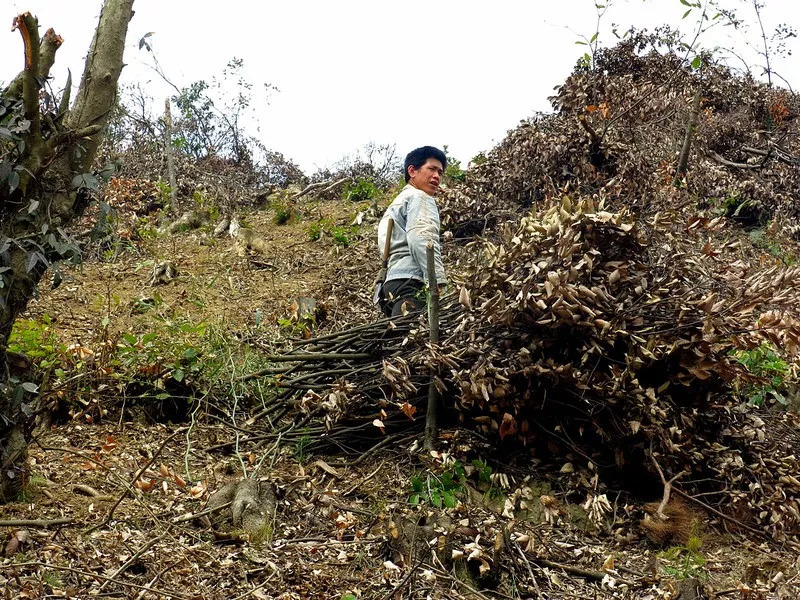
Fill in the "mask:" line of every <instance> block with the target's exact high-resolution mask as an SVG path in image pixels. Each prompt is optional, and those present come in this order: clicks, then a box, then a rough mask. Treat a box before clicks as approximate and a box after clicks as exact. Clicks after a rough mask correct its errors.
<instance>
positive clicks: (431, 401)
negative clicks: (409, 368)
mask: <svg viewBox="0 0 800 600" xmlns="http://www.w3.org/2000/svg"><path fill="white" fill-rule="evenodd" d="M426 249H427V258H428V290H429V292H430V301H429V303H428V322H429V323H430V328H431V344H438V343H439V286H438V285H437V282H436V269H435V266H434V260H433V244H432V243H431V242H428V246H427V248H426ZM435 377H436V373H434V372H433V370H431V381H430V383H429V384H428V410H427V412H426V414H425V440H424V442H423V447H424V448H425V450H433V446H434V441H435V440H436V438H437V437H438V436H439V390H437V389H436V385H435V384H434V379H435Z"/></svg>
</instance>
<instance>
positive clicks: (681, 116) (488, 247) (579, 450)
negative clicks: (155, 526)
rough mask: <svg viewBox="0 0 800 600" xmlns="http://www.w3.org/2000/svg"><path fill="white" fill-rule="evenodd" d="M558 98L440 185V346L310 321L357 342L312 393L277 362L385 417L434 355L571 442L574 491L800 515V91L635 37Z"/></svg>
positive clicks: (483, 406) (321, 408)
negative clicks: (794, 236) (799, 262)
mask: <svg viewBox="0 0 800 600" xmlns="http://www.w3.org/2000/svg"><path fill="white" fill-rule="evenodd" d="M698 90H699V92H700V99H701V102H699V104H698V102H696V101H693V99H694V98H695V97H697V92H698ZM553 103H554V107H555V109H556V110H555V112H554V113H553V114H550V115H543V116H539V117H537V118H534V119H531V120H529V121H526V122H524V123H522V124H521V125H520V126H519V127H518V128H517V129H515V130H514V131H511V132H510V133H509V134H508V136H507V137H506V139H505V140H504V141H503V142H502V143H501V144H499V145H498V146H497V147H496V148H495V149H494V150H492V151H491V152H490V153H489V154H488V155H487V156H486V158H485V160H484V161H483V162H482V163H481V164H478V165H476V166H473V167H472V168H471V169H470V170H469V171H467V176H466V181H465V182H463V183H454V185H453V186H451V187H450V188H449V189H447V190H445V193H444V194H443V197H442V198H441V214H442V221H443V225H444V227H445V229H446V230H448V231H449V232H451V233H452V238H451V239H453V240H454V242H452V243H451V244H450V247H449V248H446V250H448V252H449V254H447V253H446V254H447V255H448V256H449V257H451V258H452V257H454V256H455V257H456V260H455V264H454V265H452V268H451V269H450V274H451V284H452V285H453V287H454V288H455V290H454V292H455V293H454V294H453V295H452V296H451V297H449V298H448V299H447V301H445V302H444V304H443V308H442V313H441V318H442V330H443V332H444V333H443V335H442V340H441V343H440V344H438V345H436V346H434V347H431V346H430V344H428V343H427V340H426V332H425V329H424V328H417V327H416V325H415V322H414V320H412V319H410V318H405V319H404V320H400V321H397V322H396V323H395V330H394V332H392V333H389V334H387V331H386V323H385V322H379V323H376V324H375V325H373V326H361V327H358V328H354V329H352V330H351V331H350V332H342V333H339V334H336V335H334V336H328V337H325V336H323V338H321V340H320V341H319V342H316V345H314V344H315V342H314V341H313V340H312V341H310V342H308V344H309V345H307V346H305V348H306V350H313V351H315V352H320V351H326V352H342V349H343V348H347V349H348V350H349V351H351V352H353V353H354V354H353V356H354V357H355V356H356V354H355V353H358V354H357V355H358V356H359V357H361V358H358V359H357V360H356V359H355V358H354V359H353V360H348V361H347V362H345V363H344V364H340V365H337V364H336V363H335V361H333V362H330V361H329V362H327V363H325V366H326V369H325V371H324V372H323V371H322V370H321V369H318V370H317V373H318V374H319V376H316V377H315V378H314V379H313V381H314V383H315V385H316V387H314V388H312V389H314V390H315V391H314V392H313V395H312V394H311V393H308V394H306V397H305V401H304V402H299V403H298V401H297V399H299V398H300V397H301V396H302V394H303V388H304V387H306V385H307V383H308V381H309V379H307V377H306V376H297V377H296V378H295V379H294V380H292V381H291V382H288V383H287V382H286V381H285V380H284V381H283V385H287V386H288V385H290V384H291V386H290V387H292V386H295V385H296V389H295V390H294V392H293V394H294V398H295V399H294V400H293V402H295V405H296V406H300V407H302V408H303V409H304V412H303V413H302V414H301V416H298V417H297V420H296V422H300V421H299V419H308V418H311V415H314V416H319V415H320V414H326V415H327V416H326V421H325V424H326V426H327V428H328V432H329V433H328V435H329V436H330V439H333V438H335V437H336V435H337V427H338V428H339V429H338V431H339V432H341V431H342V426H343V425H344V426H346V427H347V428H350V429H351V431H352V428H353V427H354V426H355V424H354V420H353V419H354V417H355V416H358V417H360V418H361V420H362V423H364V424H365V426H366V427H370V426H371V425H372V423H373V422H372V419H374V418H375V417H376V416H379V419H377V420H376V421H375V422H374V423H376V424H377V425H378V426H379V427H380V428H381V429H383V428H384V427H385V428H387V430H392V429H390V428H391V427H392V426H393V424H394V423H395V420H394V418H395V417H397V418H398V419H400V420H402V419H407V418H408V417H413V415H414V414H416V415H421V414H422V413H423V412H424V410H423V409H422V405H423V404H424V402H425V399H424V396H425V389H426V387H425V384H426V383H427V381H428V379H429V373H430V372H431V371H433V374H434V375H435V376H436V381H437V386H438V387H439V388H440V390H441V391H442V392H443V393H444V399H445V402H446V404H447V405H448V407H449V408H451V409H453V410H454V412H455V413H456V414H458V416H459V417H460V418H461V420H462V421H463V422H464V423H465V424H468V425H469V426H471V427H477V428H478V429H480V430H482V431H483V432H484V433H485V434H487V436H488V438H489V439H493V440H495V441H496V443H498V444H516V445H518V447H519V448H520V449H526V450H527V452H530V453H531V454H533V455H535V456H536V457H537V458H538V459H540V460H541V461H542V463H541V464H551V465H554V466H556V467H559V466H560V465H564V464H565V463H570V464H571V466H572V468H571V469H569V470H566V471H562V472H563V473H572V475H570V477H571V481H570V488H571V489H573V490H587V489H593V490H595V489H596V488H597V485H601V486H602V485H604V483H603V481H604V478H605V477H606V476H608V477H620V476H621V475H620V474H621V473H626V472H627V473H628V478H629V481H633V482H634V485H637V484H641V483H642V482H643V481H645V480H647V479H648V478H649V479H650V481H651V483H653V484H655V485H654V487H655V488H656V489H657V490H660V489H661V486H662V482H666V481H667V480H671V479H673V478H675V477H678V478H679V481H678V483H676V489H679V492H681V493H684V494H690V495H693V494H702V496H701V497H702V498H703V501H704V502H705V503H706V508H707V509H710V510H712V511H714V510H716V511H717V512H718V513H724V514H725V515H729V516H732V517H735V519H736V522H737V523H738V524H739V526H744V527H746V528H749V529H750V530H755V529H756V528H757V529H758V530H759V531H763V532H765V534H768V535H769V536H771V537H772V538H773V539H776V540H785V539H788V538H792V537H795V536H797V534H798V532H800V481H798V479H797V473H798V472H800V458H799V457H800V453H798V452H797V450H796V449H797V446H798V444H799V443H800V429H798V427H800V420H799V419H798V417H797V415H796V413H795V412H792V410H791V409H792V408H793V407H794V408H796V404H797V400H796V373H797V368H798V365H800V361H798V350H800V315H798V306H800V286H798V283H800V266H795V265H794V256H795V244H794V243H793V242H792V241H791V235H790V234H791V233H792V232H793V230H794V225H795V224H794V221H795V219H796V208H795V205H794V204H795V203H794V201H793V199H795V198H797V197H800V169H798V164H800V158H798V157H800V128H798V119H797V116H798V115H799V114H800V101H798V98H797V96H795V95H793V94H791V93H790V92H788V91H785V90H780V89H775V88H770V87H767V86H765V85H761V84H758V83H756V82H754V81H752V80H750V79H747V78H742V77H739V76H736V75H734V74H732V73H731V72H730V71H728V70H727V69H725V68H724V67H721V66H719V65H715V64H713V63H712V62H710V61H706V63H705V64H704V65H703V67H702V69H700V70H699V71H697V70H694V69H692V68H691V67H690V66H688V65H686V64H685V62H684V61H682V60H680V59H679V58H678V57H677V56H676V55H675V54H674V53H671V52H659V51H658V39H657V38H655V37H653V36H650V37H648V36H644V35H636V36H634V37H633V38H632V39H631V40H629V41H626V42H624V43H623V44H621V45H619V46H617V47H616V48H612V49H609V50H606V51H603V52H601V53H600V54H599V55H598V56H597V60H596V68H595V69H593V70H589V69H587V68H586V67H584V66H580V67H578V68H577V69H576V71H575V73H573V75H572V76H570V77H569V78H568V79H567V81H566V82H565V84H564V85H563V86H561V87H560V88H559V90H558V94H557V96H556V97H555V98H554V99H553ZM698 106H699V108H697V107H698ZM693 107H694V108H693ZM682 149H686V150H690V151H689V152H688V154H687V153H686V152H682ZM681 154H683V155H684V156H683V158H684V159H685V160H683V161H682V160H679V157H680V156H681ZM684 163H685V164H684ZM476 234H481V237H479V238H476V237H475V236H476ZM756 234H758V235H756ZM759 236H760V237H759ZM465 240H467V243H466V245H465V244H463V243H462V242H463V241H465ZM469 240H471V241H469ZM400 333H403V334H406V339H405V341H404V342H402V343H401V342H400V341H399V340H400V339H402V337H403V336H400V337H399V338H398V336H399V334H400ZM348 340H349V341H348ZM409 348H416V350H413V351H410V350H409ZM295 352H297V351H295ZM297 356H298V357H302V353H300V354H297ZM331 356H333V355H331ZM297 360H298V361H299V360H307V357H306V358H298V359H297ZM354 365H359V366H357V367H356V366H354ZM290 372H295V367H291V371H290ZM325 373H328V375H327V377H328V379H325V377H326V375H325ZM342 373H345V375H341V374H342ZM326 381H327V382H329V383H330V382H336V386H337V387H336V388H335V389H333V390H331V389H330V388H328V387H327V385H329V383H327V384H326V383H325V382H326ZM333 392H335V394H334V393H333ZM326 399H327V400H326ZM326 402H327V404H326ZM376 405H377V408H376ZM378 410H379V411H380V413H379V414H378V415H376V412H377V411H378ZM364 417H366V418H367V419H365V418H364ZM303 422H304V423H307V420H306V421H303ZM358 430H359V431H363V430H364V429H363V427H362V428H359V429H358ZM582 467H583V468H582ZM598 481H599V482H600V483H598Z"/></svg>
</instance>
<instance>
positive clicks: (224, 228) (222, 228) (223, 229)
mask: <svg viewBox="0 0 800 600" xmlns="http://www.w3.org/2000/svg"><path fill="white" fill-rule="evenodd" d="M230 226H231V220H230V219H229V218H228V217H224V218H223V219H222V220H221V221H220V222H219V223H217V226H216V227H214V237H220V236H223V235H225V234H226V233H227V232H228V229H229V228H230Z"/></svg>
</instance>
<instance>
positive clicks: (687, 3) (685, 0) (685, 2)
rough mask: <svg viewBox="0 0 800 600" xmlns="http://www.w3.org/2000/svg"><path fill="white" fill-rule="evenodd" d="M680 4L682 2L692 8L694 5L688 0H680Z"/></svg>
mask: <svg viewBox="0 0 800 600" xmlns="http://www.w3.org/2000/svg"><path fill="white" fill-rule="evenodd" d="M681 4H683V5H684V6H688V7H689V8H694V6H692V5H691V4H689V2H687V0H681Z"/></svg>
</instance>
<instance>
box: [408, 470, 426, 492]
mask: <svg viewBox="0 0 800 600" xmlns="http://www.w3.org/2000/svg"><path fill="white" fill-rule="evenodd" d="M411 489H413V490H414V491H415V492H417V493H418V494H421V493H422V492H423V491H425V487H424V486H423V485H422V479H420V478H419V477H417V476H416V475H415V476H414V477H412V478H411Z"/></svg>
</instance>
